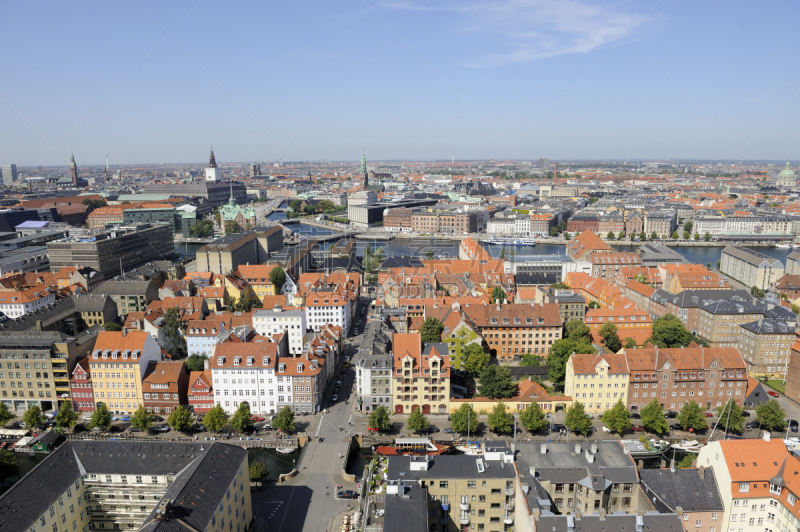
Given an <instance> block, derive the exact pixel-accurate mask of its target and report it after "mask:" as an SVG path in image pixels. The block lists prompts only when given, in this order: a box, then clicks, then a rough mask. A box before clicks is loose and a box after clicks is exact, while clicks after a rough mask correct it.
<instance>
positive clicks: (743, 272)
mask: <svg viewBox="0 0 800 532" xmlns="http://www.w3.org/2000/svg"><path fill="white" fill-rule="evenodd" d="M51 260H52V259H51ZM719 271H721V272H722V273H724V274H725V275H729V276H731V277H732V278H734V279H736V280H737V281H739V282H741V283H743V284H744V285H745V286H750V287H752V286H755V287H756V288H760V289H761V290H766V289H768V288H769V287H771V286H774V285H775V284H776V283H777V282H778V280H779V279H780V278H781V277H783V264H782V263H781V261H779V260H778V259H773V258H772V257H768V256H766V255H764V254H762V253H759V252H757V251H753V250H752V249H748V248H740V247H735V246H726V247H725V249H723V250H722V260H721V261H720V267H719Z"/></svg>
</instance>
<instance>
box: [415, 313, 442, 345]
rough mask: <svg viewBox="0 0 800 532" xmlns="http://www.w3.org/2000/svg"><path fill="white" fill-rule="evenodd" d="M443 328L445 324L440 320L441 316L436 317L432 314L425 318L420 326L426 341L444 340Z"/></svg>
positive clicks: (421, 333) (434, 342) (431, 342)
mask: <svg viewBox="0 0 800 532" xmlns="http://www.w3.org/2000/svg"><path fill="white" fill-rule="evenodd" d="M443 330H444V325H442V322H441V321H439V318H434V317H433V316H431V317H430V318H425V321H424V322H422V327H420V329H419V332H420V335H421V337H422V341H423V342H424V343H426V344H437V343H439V342H441V341H442V331H443Z"/></svg>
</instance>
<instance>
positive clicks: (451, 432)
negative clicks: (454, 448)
mask: <svg viewBox="0 0 800 532" xmlns="http://www.w3.org/2000/svg"><path fill="white" fill-rule="evenodd" d="M442 432H444V433H445V434H455V433H456V431H454V430H453V429H444V430H443V431H442Z"/></svg>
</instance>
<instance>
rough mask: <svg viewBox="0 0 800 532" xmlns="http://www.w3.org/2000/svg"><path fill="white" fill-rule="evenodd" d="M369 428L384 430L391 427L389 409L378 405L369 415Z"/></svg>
mask: <svg viewBox="0 0 800 532" xmlns="http://www.w3.org/2000/svg"><path fill="white" fill-rule="evenodd" d="M369 428H370V429H372V430H379V431H386V430H389V429H391V428H392V422H391V421H390V420H389V411H388V410H386V407H385V406H379V407H377V408H376V409H375V410H373V411H372V412H371V413H370V415H369Z"/></svg>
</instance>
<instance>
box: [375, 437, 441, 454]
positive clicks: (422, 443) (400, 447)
mask: <svg viewBox="0 0 800 532" xmlns="http://www.w3.org/2000/svg"><path fill="white" fill-rule="evenodd" d="M449 450H450V446H449V445H442V444H440V443H436V442H432V441H431V440H429V439H428V438H398V439H396V440H395V442H394V445H378V446H377V447H376V448H375V452H376V453H378V454H382V455H384V456H403V455H429V456H436V455H440V454H444V453H446V452H448V451H449Z"/></svg>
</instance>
